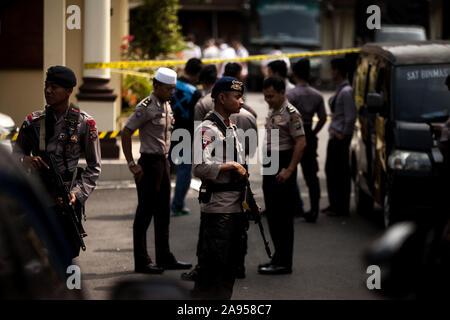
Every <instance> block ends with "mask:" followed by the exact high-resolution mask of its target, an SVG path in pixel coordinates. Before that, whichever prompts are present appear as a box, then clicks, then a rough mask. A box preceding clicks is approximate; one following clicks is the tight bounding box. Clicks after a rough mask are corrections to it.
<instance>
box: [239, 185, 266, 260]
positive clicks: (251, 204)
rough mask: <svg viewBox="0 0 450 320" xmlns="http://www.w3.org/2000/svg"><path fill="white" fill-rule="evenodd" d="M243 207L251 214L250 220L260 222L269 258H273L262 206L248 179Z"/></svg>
mask: <svg viewBox="0 0 450 320" xmlns="http://www.w3.org/2000/svg"><path fill="white" fill-rule="evenodd" d="M242 207H243V208H244V210H245V211H246V212H247V214H248V215H249V220H254V221H255V224H258V227H259V232H260V233H261V236H262V239H263V242H264V247H265V249H266V252H267V255H268V257H269V259H272V253H271V252H270V247H269V241H267V240H266V236H265V234H264V227H263V225H262V222H261V213H260V208H259V207H258V205H257V204H256V200H255V197H254V194H253V192H252V189H251V188H250V182H249V181H248V180H247V185H246V186H245V190H244V199H243V200H242Z"/></svg>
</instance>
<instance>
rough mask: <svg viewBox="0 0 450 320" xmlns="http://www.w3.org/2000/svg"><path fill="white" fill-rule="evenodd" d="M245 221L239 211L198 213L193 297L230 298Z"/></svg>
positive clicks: (243, 240)
mask: <svg viewBox="0 0 450 320" xmlns="http://www.w3.org/2000/svg"><path fill="white" fill-rule="evenodd" d="M246 224H247V218H246V216H245V214H244V213H243V212H236V213H205V212H202V213H201V220H200V239H199V242H198V248H197V249H198V250H197V254H198V269H197V271H198V276H197V278H196V280H195V285H194V290H193V296H194V298H199V299H219V300H229V299H231V295H232V294H233V285H234V281H235V279H236V271H237V267H238V266H239V263H240V259H241V254H240V253H241V252H242V251H243V250H244V249H243V247H244V246H245V239H246V238H245V234H246ZM247 225H248V224H247Z"/></svg>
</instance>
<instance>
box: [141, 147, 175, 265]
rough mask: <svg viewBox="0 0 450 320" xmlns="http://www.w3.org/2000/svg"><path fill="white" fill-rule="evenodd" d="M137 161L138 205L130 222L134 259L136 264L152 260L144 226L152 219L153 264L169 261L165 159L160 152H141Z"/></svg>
mask: <svg viewBox="0 0 450 320" xmlns="http://www.w3.org/2000/svg"><path fill="white" fill-rule="evenodd" d="M138 163H139V165H140V166H141V167H142V170H143V171H144V175H143V177H142V179H141V181H139V182H137V181H136V189H137V196H138V206H137V209H136V216H135V218H134V223H133V248H134V262H135V265H136V266H143V265H147V264H149V263H152V260H151V258H150V256H149V255H148V252H147V229H148V227H149V226H150V223H151V221H152V218H154V220H155V225H154V229H155V256H156V263H157V264H158V265H163V264H170V263H172V262H174V261H175V258H174V256H173V255H172V253H171V252H170V249H169V222H170V177H169V160H168V159H167V158H166V157H165V156H164V155H156V154H144V153H142V154H141V157H140V158H139V161H138Z"/></svg>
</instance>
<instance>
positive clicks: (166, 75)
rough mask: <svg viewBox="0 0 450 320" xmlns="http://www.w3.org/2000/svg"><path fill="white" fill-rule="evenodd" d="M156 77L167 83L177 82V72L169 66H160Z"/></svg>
mask: <svg viewBox="0 0 450 320" xmlns="http://www.w3.org/2000/svg"><path fill="white" fill-rule="evenodd" d="M155 79H156V80H158V81H159V82H162V83H165V84H176V83H177V73H176V72H175V71H173V70H172V69H169V68H163V67H162V68H159V69H158V71H156V75H155Z"/></svg>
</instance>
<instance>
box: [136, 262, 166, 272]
mask: <svg viewBox="0 0 450 320" xmlns="http://www.w3.org/2000/svg"><path fill="white" fill-rule="evenodd" d="M134 272H137V273H148V274H161V273H163V272H164V269H162V268H160V267H158V266H157V265H156V264H153V263H149V264H147V265H142V266H135V268H134Z"/></svg>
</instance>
